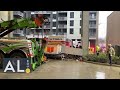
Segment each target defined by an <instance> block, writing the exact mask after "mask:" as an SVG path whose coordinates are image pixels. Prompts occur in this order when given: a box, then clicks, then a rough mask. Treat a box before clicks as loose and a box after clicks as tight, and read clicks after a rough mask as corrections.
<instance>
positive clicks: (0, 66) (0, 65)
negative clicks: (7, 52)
mask: <svg viewBox="0 0 120 90" xmlns="http://www.w3.org/2000/svg"><path fill="white" fill-rule="evenodd" d="M3 58H4V55H3V54H2V53H1V52H0V68H2V67H3Z"/></svg>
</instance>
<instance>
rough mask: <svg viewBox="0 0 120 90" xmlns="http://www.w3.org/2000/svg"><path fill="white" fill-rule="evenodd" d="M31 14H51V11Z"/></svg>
mask: <svg viewBox="0 0 120 90" xmlns="http://www.w3.org/2000/svg"><path fill="white" fill-rule="evenodd" d="M31 14H51V11H34V12H31Z"/></svg>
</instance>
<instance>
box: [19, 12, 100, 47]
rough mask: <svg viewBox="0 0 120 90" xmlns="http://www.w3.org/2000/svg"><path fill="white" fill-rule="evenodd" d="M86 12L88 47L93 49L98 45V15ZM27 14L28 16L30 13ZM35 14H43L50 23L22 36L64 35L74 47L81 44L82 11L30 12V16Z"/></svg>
mask: <svg viewBox="0 0 120 90" xmlns="http://www.w3.org/2000/svg"><path fill="white" fill-rule="evenodd" d="M88 12H89V18H88V17H86V18H88V19H89V27H88V28H89V36H88V38H89V47H92V48H94V49H95V46H96V44H97V43H98V42H97V41H98V15H99V13H98V11H88ZM26 13H27V12H26ZM24 14H25V13H24ZM27 14H28V15H29V14H30V12H29V13H27ZM35 14H44V15H45V16H47V17H48V18H49V22H50V23H49V24H47V25H44V26H43V28H39V29H35V28H33V29H31V31H29V32H28V33H24V34H27V35H28V36H33V35H34V36H35V35H39V36H41V37H44V36H48V35H64V36H65V37H66V38H68V39H71V40H72V41H73V44H74V45H75V46H76V45H77V43H78V42H81V33H82V31H81V27H82V11H31V16H35ZM29 16H30V15H29ZM21 32H22V31H21Z"/></svg>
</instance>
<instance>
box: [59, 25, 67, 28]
mask: <svg viewBox="0 0 120 90" xmlns="http://www.w3.org/2000/svg"><path fill="white" fill-rule="evenodd" d="M58 28H67V25H58Z"/></svg>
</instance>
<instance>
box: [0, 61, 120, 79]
mask: <svg viewBox="0 0 120 90" xmlns="http://www.w3.org/2000/svg"><path fill="white" fill-rule="evenodd" d="M0 79H120V67H114V66H104V65H97V64H92V63H86V62H79V61H75V60H69V61H61V60H49V61H48V62H47V63H45V64H43V65H41V66H40V67H38V68H37V69H36V70H35V71H33V72H31V73H29V74H27V73H3V71H2V70H1V71H0Z"/></svg>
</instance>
